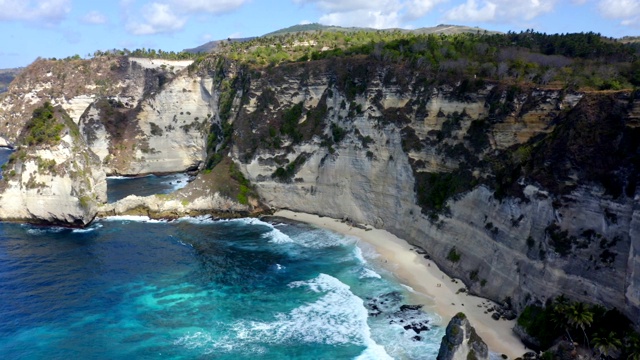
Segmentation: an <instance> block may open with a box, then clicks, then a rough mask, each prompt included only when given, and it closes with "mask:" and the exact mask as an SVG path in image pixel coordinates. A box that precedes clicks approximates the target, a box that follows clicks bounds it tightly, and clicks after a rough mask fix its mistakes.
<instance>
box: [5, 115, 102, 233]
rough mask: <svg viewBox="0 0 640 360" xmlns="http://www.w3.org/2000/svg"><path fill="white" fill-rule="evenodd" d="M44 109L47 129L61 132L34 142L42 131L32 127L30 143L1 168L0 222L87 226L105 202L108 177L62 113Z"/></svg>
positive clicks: (25, 141) (27, 135)
mask: <svg viewBox="0 0 640 360" xmlns="http://www.w3.org/2000/svg"><path fill="white" fill-rule="evenodd" d="M45 109H48V110H47V112H45V114H47V115H45V116H48V115H51V117H49V118H48V120H49V122H47V123H45V124H44V125H45V126H46V127H48V128H53V129H54V130H56V131H59V134H53V133H51V139H44V138H41V137H40V138H36V139H35V140H34V138H33V137H32V136H36V135H35V132H39V131H42V129H41V128H39V129H35V126H34V128H31V129H30V128H29V126H31V124H28V127H27V129H26V130H25V131H24V132H26V133H27V134H23V135H22V138H23V139H25V138H26V139H27V140H20V142H21V143H22V144H23V145H21V146H20V147H19V148H18V149H17V150H16V152H15V153H14V154H12V156H11V158H10V160H9V163H8V164H6V165H5V166H3V175H2V176H3V178H2V180H0V219H1V220H11V221H28V222H37V223H43V224H59V225H72V226H84V225H87V224H88V223H90V222H91V221H92V220H93V218H94V217H95V215H96V213H97V209H98V207H99V205H100V204H101V203H103V202H105V201H106V195H107V194H106V182H105V173H104V171H103V170H102V167H101V166H100V162H99V160H98V157H97V156H96V155H95V154H94V153H93V152H92V151H91V150H90V149H89V148H88V147H87V145H86V144H85V143H84V141H83V139H82V138H81V137H80V135H79V132H78V128H77V126H76V125H75V124H74V123H73V122H72V121H71V119H69V118H68V117H67V116H66V113H65V112H64V110H62V109H61V108H57V109H55V110H54V109H52V108H51V107H49V108H47V106H45ZM49 110H51V111H49ZM30 132H32V133H34V134H32V133H30Z"/></svg>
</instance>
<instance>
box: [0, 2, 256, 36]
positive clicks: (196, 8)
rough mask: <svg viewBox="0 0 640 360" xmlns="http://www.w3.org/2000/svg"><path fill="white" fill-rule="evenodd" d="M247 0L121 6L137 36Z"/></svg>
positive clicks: (129, 28)
mask: <svg viewBox="0 0 640 360" xmlns="http://www.w3.org/2000/svg"><path fill="white" fill-rule="evenodd" d="M0 1H3V0H0ZM248 1H249V0H217V1H211V0H160V1H153V2H147V3H145V4H143V5H142V7H141V9H140V10H139V11H136V9H135V7H136V0H120V7H121V12H122V14H123V17H124V19H125V22H126V23H127V26H126V29H127V31H129V32H130V33H132V34H134V35H153V34H160V33H172V32H176V31H180V30H182V28H183V27H184V26H185V24H186V23H187V21H188V20H189V17H190V16H192V15H201V14H210V15H220V14H224V13H228V12H231V11H233V10H236V9H238V8H239V7H241V6H242V5H244V4H245V3H246V2H248ZM138 13H139V14H138Z"/></svg>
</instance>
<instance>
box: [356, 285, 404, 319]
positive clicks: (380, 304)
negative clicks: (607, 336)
mask: <svg viewBox="0 0 640 360" xmlns="http://www.w3.org/2000/svg"><path fill="white" fill-rule="evenodd" d="M401 302H402V295H401V294H400V293H399V292H397V291H393V292H390V293H386V294H383V295H380V296H378V297H375V298H370V299H367V301H366V302H365V304H364V305H365V307H366V308H367V310H370V311H371V310H373V309H374V308H375V310H376V311H375V312H377V313H378V315H380V313H392V312H394V311H396V309H397V308H398V307H399V306H400V304H401Z"/></svg>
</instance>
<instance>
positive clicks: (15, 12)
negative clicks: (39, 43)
mask: <svg viewBox="0 0 640 360" xmlns="http://www.w3.org/2000/svg"><path fill="white" fill-rule="evenodd" d="M70 11H71V0H35V1H32V0H0V21H7V20H8V21H11V20H21V21H33V22H43V23H45V24H59V23H60V22H61V21H62V20H64V19H65V18H66V16H67V14H68V13H69V12H70Z"/></svg>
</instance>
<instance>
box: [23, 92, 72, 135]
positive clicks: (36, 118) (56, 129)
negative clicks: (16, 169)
mask: <svg viewBox="0 0 640 360" xmlns="http://www.w3.org/2000/svg"><path fill="white" fill-rule="evenodd" d="M63 129H64V125H63V124H62V123H60V122H58V120H57V119H56V116H55V109H54V108H53V106H51V103H49V102H45V103H44V105H43V106H42V107H39V108H37V109H35V110H34V111H33V116H32V117H31V120H29V122H27V125H26V126H25V136H24V142H25V144H27V145H55V144H57V143H58V142H60V133H61V132H62V130H63Z"/></svg>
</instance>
